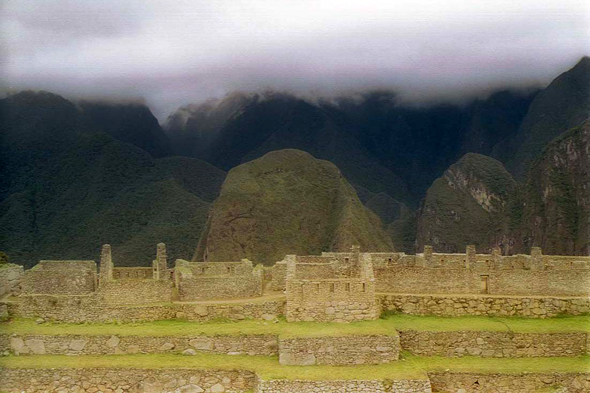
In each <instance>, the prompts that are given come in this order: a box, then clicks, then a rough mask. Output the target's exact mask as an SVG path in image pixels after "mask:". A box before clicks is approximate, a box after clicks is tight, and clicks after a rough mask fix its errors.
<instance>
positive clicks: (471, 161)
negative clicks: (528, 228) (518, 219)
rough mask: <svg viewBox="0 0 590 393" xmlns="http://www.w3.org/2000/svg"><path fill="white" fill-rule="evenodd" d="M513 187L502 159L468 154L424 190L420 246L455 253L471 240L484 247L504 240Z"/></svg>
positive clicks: (509, 217)
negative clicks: (429, 246)
mask: <svg viewBox="0 0 590 393" xmlns="http://www.w3.org/2000/svg"><path fill="white" fill-rule="evenodd" d="M517 191H518V190H517V184H516V182H515V181H514V179H513V178H512V176H511V175H510V174H509V173H508V172H507V171H506V169H504V166H503V165H502V163H500V162H499V161H497V160H495V159H493V158H491V157H487V156H483V155H480V154H474V153H469V154H466V155H465V156H463V157H462V158H461V159H460V160H459V161H458V162H457V163H455V164H453V165H451V167H450V168H449V169H448V170H447V171H446V172H445V173H444V174H443V175H442V176H441V177H440V178H438V179H437V180H435V181H434V183H433V184H432V186H431V187H430V188H429V189H428V191H427V193H426V197H425V199H424V200H423V201H422V205H421V207H420V211H419V217H418V224H417V245H418V249H422V248H423V246H424V245H432V246H434V249H435V250H436V251H438V252H459V251H462V250H463V249H464V248H465V245H467V244H475V245H476V246H478V249H480V250H481V251H483V250H489V249H491V248H492V247H493V246H496V245H499V244H503V243H504V240H505V236H506V234H507V232H508V230H509V227H510V225H511V223H512V218H511V210H512V209H513V204H514V203H515V202H514V201H515V200H516V199H515V196H516V194H517ZM507 251H508V250H507Z"/></svg>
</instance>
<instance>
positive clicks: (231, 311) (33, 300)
mask: <svg viewBox="0 0 590 393" xmlns="http://www.w3.org/2000/svg"><path fill="white" fill-rule="evenodd" d="M284 309H285V300H284V299H282V298H280V299H277V300H267V301H244V302H243V303H242V302H241V303H227V304H221V303H219V304H218V303H168V304H159V305H158V304H155V305H111V306H103V305H101V304H100V302H99V301H98V299H97V297H96V295H82V296H54V295H33V296H21V297H20V298H19V302H15V303H10V304H9V311H10V313H11V315H13V316H17V317H24V318H39V317H41V318H45V319H49V320H54V321H58V322H71V323H83V322H110V321H120V322H140V321H158V320H163V319H175V318H176V319H187V320H189V321H198V322H205V321H210V320H213V319H217V318H226V319H231V320H243V319H263V320H272V319H274V318H276V317H277V316H280V315H283V313H284Z"/></svg>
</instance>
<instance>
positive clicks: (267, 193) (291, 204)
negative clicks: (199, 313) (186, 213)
mask: <svg viewBox="0 0 590 393" xmlns="http://www.w3.org/2000/svg"><path fill="white" fill-rule="evenodd" d="M353 244H359V245H360V246H361V248H362V249H365V250H382V251H387V250H392V249H393V245H392V243H391V240H390V239H389V237H388V235H387V234H386V233H385V231H384V230H383V229H382V228H381V222H380V220H379V218H378V217H377V216H376V215H375V214H374V213H372V212H371V211H369V210H368V209H366V208H365V207H364V206H363V205H362V203H361V202H360V200H359V199H358V197H357V195H356V192H355V191H354V189H353V188H352V186H351V185H350V184H349V183H348V182H347V181H346V179H345V178H344V177H343V176H342V174H341V173H340V171H339V170H338V168H337V167H336V166H335V165H334V164H332V163H330V162H327V161H324V160H319V159H316V158H314V157H312V156H311V155H310V154H308V153H305V152H302V151H299V150H292V149H287V150H279V151H274V152H271V153H267V154H266V155H264V156H263V157H261V158H259V159H256V160H254V161H251V162H248V163H245V164H242V165H239V166H237V167H235V168H233V169H232V170H230V171H229V173H228V175H227V178H226V180H225V182H224V184H223V187H222V188H221V193H220V195H219V198H218V199H217V200H216V201H215V203H214V204H213V208H212V210H211V212H210V215H209V219H208V222H207V229H206V231H205V232H204V234H203V236H202V238H201V241H200V242H199V245H198V247H197V251H196V253H195V257H194V259H195V260H203V259H206V260H209V261H228V260H236V259H240V258H249V259H251V260H253V261H255V262H262V263H265V264H272V263H274V262H276V261H278V260H281V259H282V258H283V257H284V256H285V255H286V254H299V255H306V254H319V253H321V252H322V251H329V250H334V251H337V250H340V251H342V250H348V249H349V248H350V246H352V245H353Z"/></svg>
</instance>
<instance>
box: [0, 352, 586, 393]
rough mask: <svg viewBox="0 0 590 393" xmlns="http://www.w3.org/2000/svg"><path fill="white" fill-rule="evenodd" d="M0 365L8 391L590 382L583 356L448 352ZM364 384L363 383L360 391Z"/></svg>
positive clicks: (511, 387)
mask: <svg viewBox="0 0 590 393" xmlns="http://www.w3.org/2000/svg"><path fill="white" fill-rule="evenodd" d="M0 368H1V369H0V373H1V374H2V376H3V378H1V379H0V390H1V391H6V392H20V391H24V390H27V391H33V388H34V389H37V390H47V391H55V392H57V391H71V392H74V391H76V392H79V393H82V392H89V393H92V392H96V391H99V390H100V391H102V392H105V393H107V392H111V393H112V392H117V393H122V392H141V391H166V392H167V391H170V392H175V391H180V392H203V391H206V392H248V391H251V392H257V393H271V392H273V393H274V392H286V393H294V392H297V393H308V392H310V393H311V392H318V391H323V392H338V393H340V392H346V393H348V392H351V393H352V392H359V391H361V392H363V391H366V392H369V391H370V392H374V393H385V392H402V393H410V392H411V393H425V392H428V391H429V390H428V389H429V386H430V384H431V385H432V387H433V391H434V392H442V391H453V392H456V391H457V390H459V389H464V390H465V391H466V392H472V391H477V392H478V393H480V392H496V393H504V392H506V393H508V392H510V393H520V392H527V393H528V392H534V391H535V390H537V389H545V390H544V391H546V392H550V391H552V390H547V389H558V388H559V387H567V388H568V390H567V391H568V392H571V393H578V392H579V393H582V392H587V391H589V390H588V389H590V360H589V359H588V357H578V358H536V359H481V358H474V357H464V358H452V359H448V358H441V357H416V356H410V355H406V356H405V357H404V360H402V361H400V362H392V363H388V364H381V365H363V366H354V367H347V366H339V367H338V366H281V365H279V364H278V359H277V358H276V357H264V356H244V355H241V356H239V355H238V356H228V355H215V354H197V355H194V356H183V355H172V354H159V355H153V354H152V355H140V354H138V355H118V356H117V355H109V356H75V357H73V356H64V355H34V356H6V357H2V358H0ZM475 382H477V386H478V388H477V390H474V389H475V388H474V384H475ZM322 387H323V388H322ZM361 388H362V389H364V390H358V389H361ZM447 388H448V390H447ZM199 389H200V390H199ZM294 389H297V390H294ZM318 389H320V390H318Z"/></svg>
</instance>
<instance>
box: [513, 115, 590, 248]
mask: <svg viewBox="0 0 590 393" xmlns="http://www.w3.org/2000/svg"><path fill="white" fill-rule="evenodd" d="M525 195H526V199H525V200H526V205H525V208H524V213H523V230H522V231H523V236H522V237H523V239H524V247H528V246H540V247H542V248H543V250H544V251H545V252H546V253H547V254H562V255H590V123H589V122H588V121H586V122H584V123H583V124H582V125H580V126H578V127H574V128H573V129H571V130H569V131H568V132H566V133H564V134H563V135H561V136H559V137H558V138H556V139H555V140H553V141H552V142H551V143H550V144H549V145H548V146H547V147H546V148H545V150H543V153H542V154H541V155H539V157H538V158H537V159H536V160H535V161H534V162H533V164H532V166H531V170H530V176H529V178H528V181H527V185H526V194H525Z"/></svg>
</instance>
